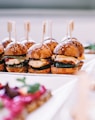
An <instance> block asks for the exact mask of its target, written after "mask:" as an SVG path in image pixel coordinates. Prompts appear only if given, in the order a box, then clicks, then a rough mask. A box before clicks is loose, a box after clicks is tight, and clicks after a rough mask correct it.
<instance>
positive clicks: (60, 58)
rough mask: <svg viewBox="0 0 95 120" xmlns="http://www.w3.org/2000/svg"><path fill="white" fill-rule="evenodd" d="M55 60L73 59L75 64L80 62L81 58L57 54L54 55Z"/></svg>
mask: <svg viewBox="0 0 95 120" xmlns="http://www.w3.org/2000/svg"><path fill="white" fill-rule="evenodd" d="M53 59H54V61H58V62H64V61H67V62H69V61H72V62H74V63H75V64H78V63H79V60H78V59H76V58H74V57H69V56H64V55H56V56H55V57H54V56H53Z"/></svg>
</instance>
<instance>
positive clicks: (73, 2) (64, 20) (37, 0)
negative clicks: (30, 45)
mask: <svg viewBox="0 0 95 120" xmlns="http://www.w3.org/2000/svg"><path fill="white" fill-rule="evenodd" d="M71 19H73V20H74V22H75V29H74V32H73V36H74V37H77V38H78V39H79V41H82V42H88V41H90V42H94V41H95V40H94V39H95V38H94V35H95V32H94V31H95V0H0V26H1V27H0V39H1V40H2V39H3V38H5V37H7V36H8V33H7V21H8V20H14V21H16V25H17V37H18V40H20V39H21V37H23V36H24V25H23V24H24V21H25V20H30V21H31V33H30V36H31V37H32V38H33V39H34V40H35V41H37V42H39V41H40V40H41V36H42V22H43V21H44V20H52V21H53V37H54V38H55V39H57V40H58V41H60V40H61V39H62V38H63V37H64V36H65V34H66V28H67V24H68V22H69V20H71Z"/></svg>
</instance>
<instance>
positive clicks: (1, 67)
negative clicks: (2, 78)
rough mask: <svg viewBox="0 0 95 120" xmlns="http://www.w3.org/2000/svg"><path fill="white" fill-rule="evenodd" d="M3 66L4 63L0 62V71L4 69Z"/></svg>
mask: <svg viewBox="0 0 95 120" xmlns="http://www.w3.org/2000/svg"><path fill="white" fill-rule="evenodd" d="M4 69H5V67H4V63H2V64H0V71H4Z"/></svg>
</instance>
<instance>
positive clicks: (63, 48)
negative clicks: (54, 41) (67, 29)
mask: <svg viewBox="0 0 95 120" xmlns="http://www.w3.org/2000/svg"><path fill="white" fill-rule="evenodd" d="M83 52H84V48H83V46H82V44H81V43H80V42H79V41H77V40H76V39H67V40H64V41H63V42H61V43H60V44H58V45H57V46H56V48H55V49H54V54H58V55H65V56H72V57H81V55H82V54H83Z"/></svg>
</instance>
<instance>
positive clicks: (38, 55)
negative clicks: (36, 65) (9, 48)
mask: <svg viewBox="0 0 95 120" xmlns="http://www.w3.org/2000/svg"><path fill="white" fill-rule="evenodd" d="M51 55H52V52H51V50H50V48H49V47H48V46H47V45H44V44H42V45H41V46H38V47H37V44H34V45H33V46H32V47H30V49H29V50H28V53H27V58H28V59H29V58H33V59H43V58H49V57H51Z"/></svg>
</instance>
